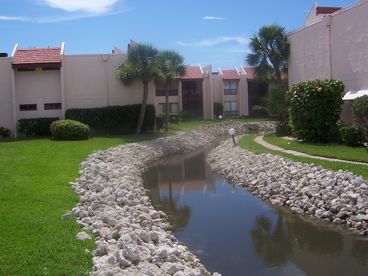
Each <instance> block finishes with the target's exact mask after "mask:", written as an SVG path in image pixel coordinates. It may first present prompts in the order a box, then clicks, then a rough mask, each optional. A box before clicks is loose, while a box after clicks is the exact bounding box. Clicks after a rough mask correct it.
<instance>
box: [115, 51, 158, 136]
mask: <svg viewBox="0 0 368 276" xmlns="http://www.w3.org/2000/svg"><path fill="white" fill-rule="evenodd" d="M158 53H159V51H158V50H157V49H156V48H154V47H152V46H151V45H149V44H135V45H133V46H132V47H130V48H129V50H128V58H127V60H126V62H125V63H123V64H122V65H121V66H120V67H119V68H118V69H117V74H118V76H119V78H120V80H121V81H122V82H123V83H124V84H125V85H131V84H132V83H134V82H136V81H141V82H142V83H143V98H142V104H141V109H140V112H139V117H138V121H137V126H136V130H135V132H136V134H140V133H141V130H142V125H143V120H144V114H145V112H146V106H147V99H148V84H149V83H150V82H151V81H153V80H155V79H156V78H157V76H158V75H159V73H160V69H159V67H158V63H157V55H158Z"/></svg>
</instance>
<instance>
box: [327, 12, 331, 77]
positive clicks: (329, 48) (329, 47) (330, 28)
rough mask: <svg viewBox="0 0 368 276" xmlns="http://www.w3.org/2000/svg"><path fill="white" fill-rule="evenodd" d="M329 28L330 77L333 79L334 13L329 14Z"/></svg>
mask: <svg viewBox="0 0 368 276" xmlns="http://www.w3.org/2000/svg"><path fill="white" fill-rule="evenodd" d="M327 28H328V48H329V49H328V50H329V54H330V64H329V65H330V79H331V80H332V31H331V29H332V15H331V14H329V15H328V16H327Z"/></svg>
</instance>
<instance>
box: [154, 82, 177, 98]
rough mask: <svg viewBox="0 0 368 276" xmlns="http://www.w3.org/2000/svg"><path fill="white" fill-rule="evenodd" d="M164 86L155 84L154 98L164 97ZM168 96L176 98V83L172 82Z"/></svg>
mask: <svg viewBox="0 0 368 276" xmlns="http://www.w3.org/2000/svg"><path fill="white" fill-rule="evenodd" d="M165 93H166V92H165V86H164V84H162V83H159V84H156V96H157V97H165V96H166V94H165ZM169 96H178V82H176V81H174V82H173V83H171V85H170V87H169Z"/></svg>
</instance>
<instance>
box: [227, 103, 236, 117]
mask: <svg viewBox="0 0 368 276" xmlns="http://www.w3.org/2000/svg"><path fill="white" fill-rule="evenodd" d="M224 115H225V117H233V116H238V102H236V101H229V102H224Z"/></svg>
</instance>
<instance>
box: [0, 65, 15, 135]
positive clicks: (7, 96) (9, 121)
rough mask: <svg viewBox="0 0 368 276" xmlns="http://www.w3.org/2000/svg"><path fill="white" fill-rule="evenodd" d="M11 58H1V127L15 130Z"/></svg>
mask: <svg viewBox="0 0 368 276" xmlns="http://www.w3.org/2000/svg"><path fill="white" fill-rule="evenodd" d="M11 74H12V69H11V59H10V58H0V127H6V128H9V129H10V130H11V131H12V132H13V103H12V80H11Z"/></svg>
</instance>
